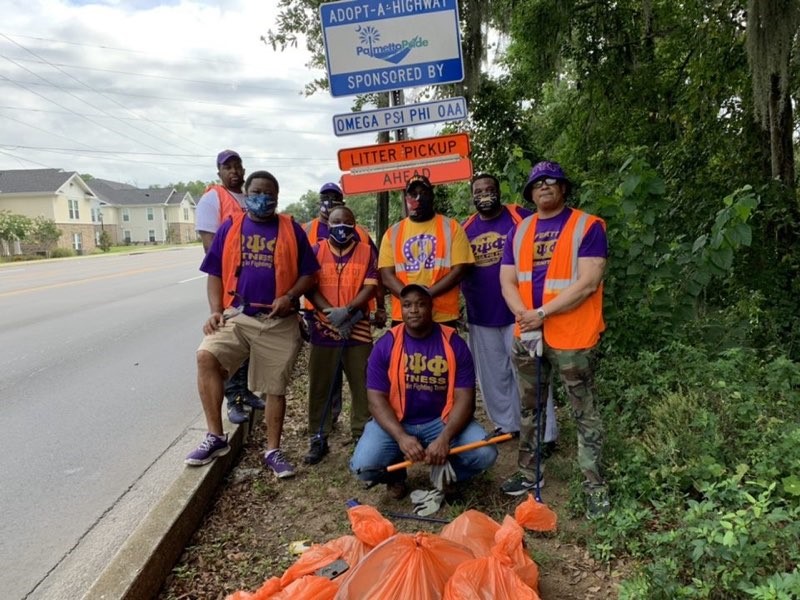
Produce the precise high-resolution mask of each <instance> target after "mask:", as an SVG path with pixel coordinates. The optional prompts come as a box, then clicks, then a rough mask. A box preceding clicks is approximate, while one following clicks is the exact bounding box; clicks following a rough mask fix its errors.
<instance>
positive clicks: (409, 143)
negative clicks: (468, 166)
mask: <svg viewBox="0 0 800 600" xmlns="http://www.w3.org/2000/svg"><path fill="white" fill-rule="evenodd" d="M453 155H455V156H460V157H462V158H466V157H468V156H469V136H468V135H467V134H466V133H454V134H452V135H440V136H436V137H429V138H421V139H418V140H403V141H401V142H391V143H389V144H373V145H372V146H360V147H358V148H343V149H342V150H339V168H340V169H341V170H342V171H353V170H359V169H363V168H365V167H374V166H376V165H387V166H389V167H394V166H395V165H393V163H403V162H410V161H427V160H431V159H436V158H440V157H443V156H453ZM397 166H399V165H397ZM451 181H452V180H451Z"/></svg>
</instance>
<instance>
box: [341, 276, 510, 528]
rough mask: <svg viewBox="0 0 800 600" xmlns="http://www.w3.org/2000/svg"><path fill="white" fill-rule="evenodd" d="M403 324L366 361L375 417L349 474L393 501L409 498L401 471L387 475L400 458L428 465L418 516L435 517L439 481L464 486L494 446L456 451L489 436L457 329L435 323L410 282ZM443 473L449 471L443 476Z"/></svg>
mask: <svg viewBox="0 0 800 600" xmlns="http://www.w3.org/2000/svg"><path fill="white" fill-rule="evenodd" d="M399 296H400V302H401V311H402V319H403V322H402V323H401V324H400V325H397V326H395V327H393V328H392V329H391V331H389V332H387V333H386V334H385V335H384V336H383V337H382V338H380V339H379V340H378V342H377V343H376V344H375V348H374V349H373V351H372V354H371V355H370V357H369V362H368V364H367V397H368V399H369V410H370V413H371V414H372V417H373V418H372V420H370V421H368V422H367V424H366V427H365V428H364V434H363V435H362V436H361V439H360V440H359V441H358V444H357V445H356V448H355V451H354V452H353V457H352V459H351V460H350V469H351V470H352V471H353V472H354V473H355V474H357V475H358V477H359V478H360V479H361V480H363V481H366V482H368V483H372V484H376V483H385V484H387V487H388V492H389V494H390V495H391V496H392V497H393V498H396V499H399V498H402V497H403V496H404V495H405V493H406V487H405V479H406V471H405V469H403V470H399V471H394V472H391V473H387V472H386V467H387V466H388V465H391V464H394V463H397V462H400V461H403V460H412V461H414V462H420V463H426V464H429V465H431V467H432V469H431V479H432V481H433V482H434V485H435V486H436V488H437V489H436V490H431V491H430V492H422V494H420V495H419V501H418V500H415V494H416V492H415V494H412V501H413V502H414V503H415V504H417V505H418V506H417V507H416V509H415V512H416V513H417V514H420V515H422V516H424V515H425V514H432V513H433V512H436V511H437V510H438V509H439V508H440V507H441V505H442V502H443V501H444V492H443V488H444V483H447V482H450V483H452V482H455V481H464V480H467V479H469V478H471V477H474V476H475V475H477V474H478V473H481V472H483V471H485V470H486V469H488V468H489V467H491V466H492V465H493V464H494V462H495V460H496V459H497V449H496V448H495V447H494V446H485V447H481V448H477V449H475V450H470V451H467V452H464V453H463V454H454V455H452V456H450V457H449V460H448V452H449V451H450V448H451V447H453V446H460V445H463V444H469V443H472V442H477V441H480V440H483V439H485V438H486V431H484V429H483V427H481V426H480V425H479V424H478V422H477V421H475V419H474V413H475V370H474V367H473V362H472V356H471V355H470V352H469V348H468V347H467V344H466V343H465V342H464V340H462V339H461V338H460V337H459V336H458V334H457V333H456V332H455V330H454V329H452V328H451V327H448V326H446V325H441V324H438V323H434V321H433V318H432V317H433V298H432V296H431V294H430V292H429V291H428V289H427V288H425V287H423V286H420V285H417V284H413V283H412V284H409V285H407V286H405V287H403V289H402V290H401V291H400V294H399ZM443 473H448V476H447V477H444V475H443Z"/></svg>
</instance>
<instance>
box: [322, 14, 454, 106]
mask: <svg viewBox="0 0 800 600" xmlns="http://www.w3.org/2000/svg"><path fill="white" fill-rule="evenodd" d="M319 12H320V18H321V20H322V39H323V42H324V44H325V57H326V61H327V65H328V78H329V80H330V85H331V95H333V96H352V95H355V94H365V93H368V92H381V91H388V90H399V89H402V88H407V87H415V86H426V85H438V84H443V83H453V82H457V81H461V80H463V79H464V61H463V58H462V55H461V34H460V32H459V25H458V2H457V0H345V1H343V2H327V3H325V4H322V5H320V7H319Z"/></svg>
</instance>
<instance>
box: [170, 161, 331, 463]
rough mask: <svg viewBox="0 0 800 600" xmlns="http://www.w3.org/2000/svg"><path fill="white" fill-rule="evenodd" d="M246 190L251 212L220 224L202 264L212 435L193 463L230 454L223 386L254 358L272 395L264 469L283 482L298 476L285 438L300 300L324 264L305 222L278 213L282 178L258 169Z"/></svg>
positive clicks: (258, 381) (202, 370)
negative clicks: (284, 444) (287, 454)
mask: <svg viewBox="0 0 800 600" xmlns="http://www.w3.org/2000/svg"><path fill="white" fill-rule="evenodd" d="M245 190H246V192H247V196H246V198H245V203H246V206H247V213H246V214H245V213H242V214H239V215H237V216H236V217H235V218H232V219H229V220H227V221H225V222H224V223H223V224H222V225H221V226H220V228H219V230H218V232H217V235H216V236H215V237H214V241H213V242H212V244H211V247H210V248H209V250H208V254H206V258H205V260H204V261H203V264H202V265H201V267H200V270H201V271H204V272H205V273H207V274H208V285H207V292H208V304H209V308H210V309H211V316H210V317H209V318H208V320H207V321H206V323H205V325H204V326H203V333H205V337H204V338H203V341H202V343H201V344H200V347H199V348H198V349H197V387H198V390H199V392H200V401H201V403H202V405H203V412H204V413H205V417H206V424H207V426H208V433H207V434H206V436H205V438H204V439H203V441H202V443H201V444H200V445H199V446H198V447H197V448H196V449H195V450H194V451H192V452H191V453H190V454H189V455H188V456H187V457H186V460H185V462H186V464H188V465H191V466H198V465H204V464H207V463H209V462H211V461H212V460H214V458H216V457H217V456H222V455H224V454H227V453H228V451H229V450H230V446H229V445H228V438H227V435H225V434H224V432H223V426H222V418H221V415H220V409H221V407H222V397H223V387H222V385H223V381H224V379H225V377H227V375H228V374H229V373H233V372H235V371H236V370H237V369H238V368H239V366H240V365H241V364H242V362H243V361H244V360H245V359H248V358H249V359H250V368H249V372H248V379H249V387H250V389H252V390H254V391H256V392H257V393H258V394H260V395H262V396H266V398H267V402H266V410H265V412H264V420H265V423H266V426H267V451H266V453H265V454H264V460H263V462H264V465H265V466H266V467H267V468H268V469H270V470H271V471H272V472H273V473H274V474H275V475H276V476H277V477H279V478H284V477H291V476H292V475H294V467H293V466H292V464H291V463H290V462H289V461H288V460H287V458H286V457H285V456H284V455H283V452H282V451H281V449H280V441H281V434H282V431H283V419H284V415H285V413H286V398H285V393H286V387H287V385H288V381H289V375H290V373H291V369H292V366H293V365H294V360H295V357H296V356H297V351H298V350H299V349H300V343H301V340H300V331H299V329H298V327H297V317H296V314H295V312H296V310H297V308H298V307H299V305H298V301H299V298H300V296H302V295H303V294H305V293H306V292H308V291H309V290H311V288H312V287H313V286H314V282H315V277H316V273H317V271H318V270H319V264H318V263H317V260H316V258H315V257H314V253H313V251H312V249H311V246H310V245H309V243H308V238H306V234H305V233H304V232H303V229H302V228H301V227H300V225H298V224H297V223H295V222H294V220H293V219H292V218H291V217H289V216H286V215H278V214H276V213H275V209H276V207H277V204H278V191H279V187H278V181H277V179H275V177H274V176H273V175H272V174H271V173H269V172H267V171H256V172H255V173H253V174H252V175H250V177H249V178H248V179H247V182H246V184H245Z"/></svg>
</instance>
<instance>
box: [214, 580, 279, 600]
mask: <svg viewBox="0 0 800 600" xmlns="http://www.w3.org/2000/svg"><path fill="white" fill-rule="evenodd" d="M281 589H283V586H282V585H281V580H280V579H278V578H277V577H270V578H269V579H267V580H266V581H265V582H264V583H263V584H261V587H260V588H258V590H256V591H255V592H253V593H252V594H251V593H250V592H245V591H242V590H239V591H238V592H235V593H233V594H231V595H230V596H228V597H226V598H225V600H267V599H268V598H272V595H273V594H275V593H277V592H280V591H281Z"/></svg>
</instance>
